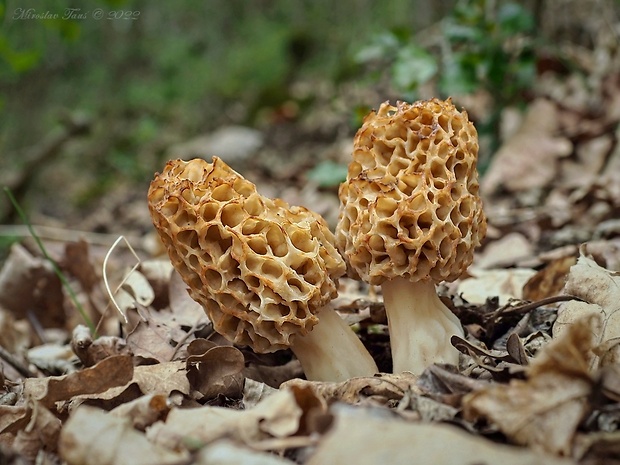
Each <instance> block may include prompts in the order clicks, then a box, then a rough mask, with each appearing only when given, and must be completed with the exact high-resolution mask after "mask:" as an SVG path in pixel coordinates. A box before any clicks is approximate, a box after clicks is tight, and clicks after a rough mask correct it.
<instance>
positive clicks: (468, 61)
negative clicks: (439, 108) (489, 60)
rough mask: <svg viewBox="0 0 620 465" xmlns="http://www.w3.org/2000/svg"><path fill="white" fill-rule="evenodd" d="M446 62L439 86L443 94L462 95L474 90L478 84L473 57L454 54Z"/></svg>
mask: <svg viewBox="0 0 620 465" xmlns="http://www.w3.org/2000/svg"><path fill="white" fill-rule="evenodd" d="M454 58H455V59H453V60H451V61H449V62H447V63H446V64H445V66H444V68H443V70H442V72H441V77H440V80H439V88H440V89H441V93H442V94H443V95H445V96H453V95H463V94H468V93H471V92H474V91H475V90H476V89H478V87H479V86H480V83H479V82H478V79H477V78H476V67H475V58H476V57H473V56H471V55H466V54H464V55H456V56H455V57H454Z"/></svg>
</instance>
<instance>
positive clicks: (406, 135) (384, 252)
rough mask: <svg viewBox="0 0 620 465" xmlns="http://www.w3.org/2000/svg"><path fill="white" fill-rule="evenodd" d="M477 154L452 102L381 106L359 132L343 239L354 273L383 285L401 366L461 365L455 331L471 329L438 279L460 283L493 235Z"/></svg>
mask: <svg viewBox="0 0 620 465" xmlns="http://www.w3.org/2000/svg"><path fill="white" fill-rule="evenodd" d="M477 155H478V139H477V133H476V129H475V128H474V125H473V124H472V123H471V122H470V121H469V119H468V117H467V113H466V112H462V113H461V112H459V111H458V110H457V109H456V108H455V107H454V105H453V104H452V102H451V101H450V100H449V99H448V100H446V101H441V100H437V99H432V100H429V101H421V102H416V103H414V104H412V105H410V104H407V103H404V102H399V103H397V106H396V107H394V106H391V105H390V104H389V103H388V102H386V103H383V104H382V105H381V106H380V108H379V110H378V111H377V112H371V113H370V114H369V115H368V116H367V117H366V118H365V119H364V122H363V125H362V127H361V128H360V129H359V131H358V132H357V134H356V136H355V140H354V149H353V159H352V161H351V163H350V164H349V168H348V175H347V179H346V181H345V182H344V183H343V184H342V185H341V186H340V190H339V197H340V201H341V210H340V217H339V220H338V225H337V227H336V242H337V244H338V247H339V248H340V250H341V252H342V253H343V255H344V257H345V260H346V261H347V265H348V271H349V274H351V275H352V276H354V277H358V278H361V279H363V280H364V281H366V282H367V283H370V284H373V285H381V288H382V292H383V298H384V303H385V309H386V313H387V317H388V327H389V332H390V340H391V341H390V344H391V347H392V359H393V365H394V372H402V371H411V372H413V373H415V374H420V373H421V372H422V371H423V370H424V369H425V368H426V367H427V366H429V365H430V364H432V363H450V364H458V352H457V350H456V349H455V348H454V347H453V346H452V345H451V344H450V337H451V336H452V335H455V334H456V335H461V336H462V335H463V329H462V326H461V324H460V321H459V320H458V318H456V316H455V315H454V314H453V313H452V312H450V310H449V309H448V308H447V307H446V306H445V305H444V304H443V303H442V302H441V300H440V299H439V297H438V296H437V293H436V290H435V283H437V282H440V281H453V280H455V279H457V278H458V277H459V276H460V275H461V274H462V273H463V272H464V271H465V270H466V269H467V267H468V266H469V265H470V264H471V262H472V260H473V252H474V248H475V247H476V246H478V245H480V240H481V239H482V238H483V237H484V235H485V233H486V219H485V216H484V213H483V211H482V202H481V200H480V197H479V195H478V188H479V186H478V173H477V171H476V161H477Z"/></svg>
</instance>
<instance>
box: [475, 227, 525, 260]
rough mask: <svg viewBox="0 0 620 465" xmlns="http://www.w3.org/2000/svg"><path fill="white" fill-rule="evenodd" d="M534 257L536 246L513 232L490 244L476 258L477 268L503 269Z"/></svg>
mask: <svg viewBox="0 0 620 465" xmlns="http://www.w3.org/2000/svg"><path fill="white" fill-rule="evenodd" d="M533 256H534V244H533V243H532V241H531V240H530V239H528V238H526V237H525V236H524V235H523V234H520V233H517V232H512V233H508V234H506V235H505V236H502V237H501V238H499V239H497V240H495V241H491V242H489V243H488V244H487V245H486V246H485V248H484V251H483V252H482V253H481V254H479V255H478V256H477V257H476V267H477V268H503V267H507V266H511V265H514V264H515V263H518V262H519V261H522V260H525V259H531V258H532V257H533Z"/></svg>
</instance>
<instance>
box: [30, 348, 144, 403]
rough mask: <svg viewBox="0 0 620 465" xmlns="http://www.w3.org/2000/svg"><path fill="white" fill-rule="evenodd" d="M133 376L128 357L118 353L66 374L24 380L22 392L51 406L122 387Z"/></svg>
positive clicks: (131, 365)
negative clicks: (88, 366) (89, 366)
mask: <svg viewBox="0 0 620 465" xmlns="http://www.w3.org/2000/svg"><path fill="white" fill-rule="evenodd" d="M132 376H133V361H132V359H131V357H130V356H127V355H117V356H114V357H109V358H107V359H105V360H102V361H101V362H99V363H98V364H97V365H95V366H93V367H91V368H85V369H84V370H82V371H77V372H75V373H71V374H68V375H65V376H50V377H48V378H28V379H26V380H25V381H24V395H25V396H26V397H29V398H30V399H33V400H36V401H40V402H41V403H42V404H43V405H45V406H46V407H51V406H53V405H54V403H55V402H58V401H61V400H70V399H72V398H73V397H75V396H79V395H91V394H99V393H102V392H104V391H106V390H108V389H110V388H112V387H115V386H122V385H124V384H126V383H128V382H129V381H131V379H132Z"/></svg>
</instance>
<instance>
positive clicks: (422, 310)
mask: <svg viewBox="0 0 620 465" xmlns="http://www.w3.org/2000/svg"><path fill="white" fill-rule="evenodd" d="M381 290H382V292H383V302H384V304H385V311H386V314H387V318H388V329H389V331H390V345H391V347H392V362H393V365H394V370H393V371H394V373H401V372H403V371H410V372H412V373H414V374H416V375H419V374H421V373H422V372H423V371H424V370H425V369H426V368H427V367H428V366H430V365H432V364H433V363H448V364H453V365H458V362H459V353H458V351H457V350H456V349H455V348H454V347H453V346H452V344H450V338H451V337H452V336H453V335H455V334H456V335H458V336H461V337H462V336H463V327H462V326H461V322H460V321H459V319H458V318H457V317H456V316H455V315H454V314H453V313H452V312H451V311H450V310H449V309H448V308H447V307H446V306H445V305H444V304H443V302H442V301H441V300H440V299H439V297H438V296H437V291H436V290H435V285H434V284H433V281H431V280H426V281H418V282H411V281H408V280H406V279H404V278H395V279H392V280H390V281H386V282H384V283H383V284H382V285H381Z"/></svg>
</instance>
